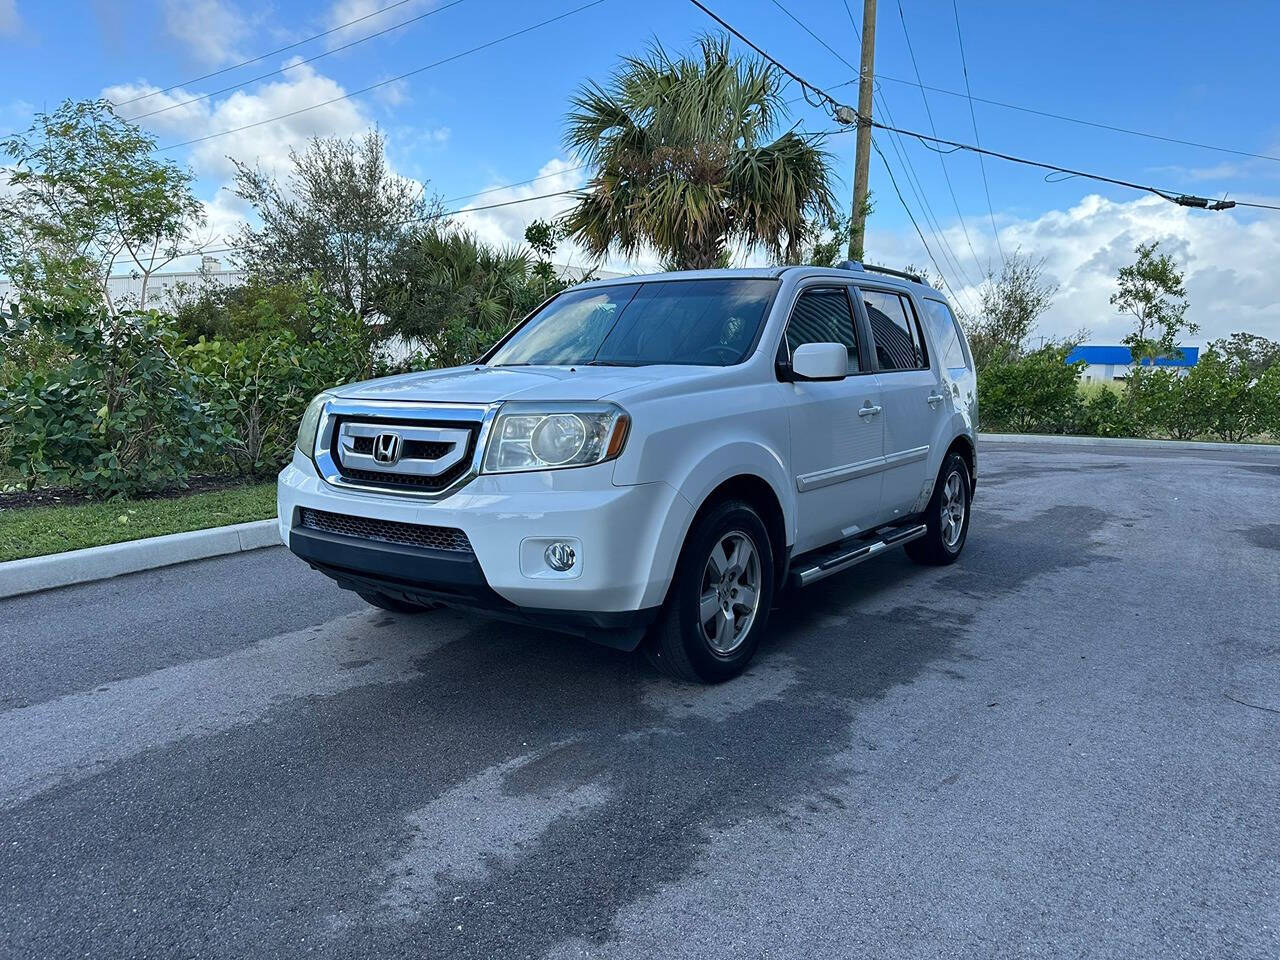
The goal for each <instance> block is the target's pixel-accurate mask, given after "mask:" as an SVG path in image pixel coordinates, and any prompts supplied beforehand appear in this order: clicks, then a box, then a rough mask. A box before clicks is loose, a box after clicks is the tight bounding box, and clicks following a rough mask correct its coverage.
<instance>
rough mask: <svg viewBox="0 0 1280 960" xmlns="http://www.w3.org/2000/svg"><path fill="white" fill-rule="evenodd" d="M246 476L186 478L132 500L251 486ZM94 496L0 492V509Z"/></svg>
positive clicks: (68, 491) (48, 490)
mask: <svg viewBox="0 0 1280 960" xmlns="http://www.w3.org/2000/svg"><path fill="white" fill-rule="evenodd" d="M253 482H254V481H253V480H252V479H249V478H246V477H238V476H232V477H188V478H187V485H186V486H185V487H178V488H176V489H174V490H163V491H159V492H157V493H144V494H142V495H141V496H139V497H137V498H135V499H138V500H170V499H173V498H174V497H185V496H187V495H188V494H191V493H209V492H212V491H215V490H228V489H231V488H232V487H243V486H247V485H248V484H251V483H253ZM97 502H99V501H98V500H96V499H95V498H94V497H92V496H90V495H89V494H87V493H85V492H84V491H83V490H76V489H74V488H73V487H43V488H40V489H37V490H13V491H10V492H3V491H0V510H22V509H24V508H26V507H71V506H75V505H76V504H80V503H97Z"/></svg>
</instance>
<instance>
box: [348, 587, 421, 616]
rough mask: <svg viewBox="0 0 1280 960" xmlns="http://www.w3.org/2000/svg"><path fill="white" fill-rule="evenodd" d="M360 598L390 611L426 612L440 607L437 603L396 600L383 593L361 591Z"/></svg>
mask: <svg viewBox="0 0 1280 960" xmlns="http://www.w3.org/2000/svg"><path fill="white" fill-rule="evenodd" d="M360 598H361V599H362V600H364V602H365V603H370V604H373V606H375V607H378V608H380V609H382V610H390V611H391V612H392V613H426V612H427V611H428V610H436V609H439V607H440V604H438V603H430V604H427V603H410V602H409V601H408V600H397V599H396V598H395V597H389V596H387V595H386V594H385V593H373V592H369V593H362V594H360Z"/></svg>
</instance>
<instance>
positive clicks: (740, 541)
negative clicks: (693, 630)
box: [698, 530, 760, 656]
mask: <svg viewBox="0 0 1280 960" xmlns="http://www.w3.org/2000/svg"><path fill="white" fill-rule="evenodd" d="M759 606H760V556H759V554H758V553H757V552H756V547H755V543H754V542H752V540H751V538H750V537H749V536H747V535H746V534H745V533H743V532H742V531H741V530H734V531H731V532H730V533H726V534H725V535H724V536H723V537H721V538H720V540H719V541H718V542H717V543H716V545H715V546H714V547H713V548H712V550H711V556H710V557H708V558H707V565H706V567H705V568H704V569H703V572H702V589H701V592H700V594H699V600H698V626H699V629H701V630H702V636H703V639H705V640H706V641H707V645H708V646H710V647H711V650H712V651H713V652H714V653H716V654H718V655H720V656H727V655H728V654H731V653H733V652H734V651H735V650H737V649H738V648H739V647H741V646H742V644H743V643H744V642H746V639H747V634H748V633H749V632H750V631H751V625H752V624H753V623H754V622H755V619H756V611H757V610H758V609H759Z"/></svg>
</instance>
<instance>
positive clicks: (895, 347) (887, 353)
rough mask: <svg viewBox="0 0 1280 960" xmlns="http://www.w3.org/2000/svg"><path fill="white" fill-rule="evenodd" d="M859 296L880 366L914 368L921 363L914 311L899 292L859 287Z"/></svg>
mask: <svg viewBox="0 0 1280 960" xmlns="http://www.w3.org/2000/svg"><path fill="white" fill-rule="evenodd" d="M862 299H863V302H864V303H865V304H866V307H867V319H868V320H869V321H870V322H871V338H872V339H873V340H874V341H875V345H876V360H877V361H878V362H879V364H880V369H881V370H918V369H920V368H922V367H924V366H926V364H925V358H924V347H923V346H922V345H921V343H920V331H919V330H918V329H917V328H916V325H915V322H914V316H915V314H914V311H913V310H912V309H911V306H910V304H908V303H907V302H906V301H905V300H904V299H903V298H902V297H901V296H899V295H898V294H896V293H886V292H884V291H881V290H863V291H862Z"/></svg>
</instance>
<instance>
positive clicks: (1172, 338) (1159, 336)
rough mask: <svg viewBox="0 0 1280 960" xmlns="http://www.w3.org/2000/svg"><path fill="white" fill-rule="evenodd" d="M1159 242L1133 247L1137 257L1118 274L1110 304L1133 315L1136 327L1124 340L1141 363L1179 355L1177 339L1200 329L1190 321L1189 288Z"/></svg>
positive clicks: (1145, 363) (1144, 363) (1147, 363)
mask: <svg viewBox="0 0 1280 960" xmlns="http://www.w3.org/2000/svg"><path fill="white" fill-rule="evenodd" d="M1159 250H1160V241H1158V240H1151V241H1148V242H1147V243H1140V244H1138V245H1137V247H1135V248H1134V252H1135V253H1136V254H1137V255H1138V259H1137V260H1135V261H1134V262H1133V263H1131V264H1128V265H1127V266H1123V267H1121V268H1120V270H1119V271H1118V273H1117V274H1116V287H1117V289H1116V292H1115V293H1113V294H1112V295H1111V303H1112V305H1113V306H1115V307H1116V308H1117V309H1118V310H1120V312H1122V313H1127V314H1129V315H1130V316H1132V317H1133V320H1134V329H1133V332H1131V333H1130V334H1129V335H1128V336H1126V337H1125V338H1124V340H1123V342H1124V343H1125V344H1126V345H1127V346H1128V347H1129V349H1130V351H1131V352H1132V353H1133V357H1134V359H1135V360H1136V361H1137V362H1138V364H1139V369H1141V366H1142V365H1151V364H1153V363H1154V361H1155V359H1156V358H1157V357H1172V356H1176V355H1177V354H1178V340H1179V338H1180V337H1181V336H1182V335H1183V334H1184V333H1187V334H1193V333H1196V332H1197V331H1198V330H1199V329H1200V328H1199V327H1198V326H1197V325H1196V324H1194V323H1191V322H1190V321H1188V320H1187V318H1186V314H1187V290H1186V287H1185V286H1184V285H1183V274H1182V271H1181V270H1179V269H1178V265H1177V263H1176V262H1175V261H1174V259H1173V257H1172V256H1171V255H1169V254H1167V253H1160V252H1159Z"/></svg>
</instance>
